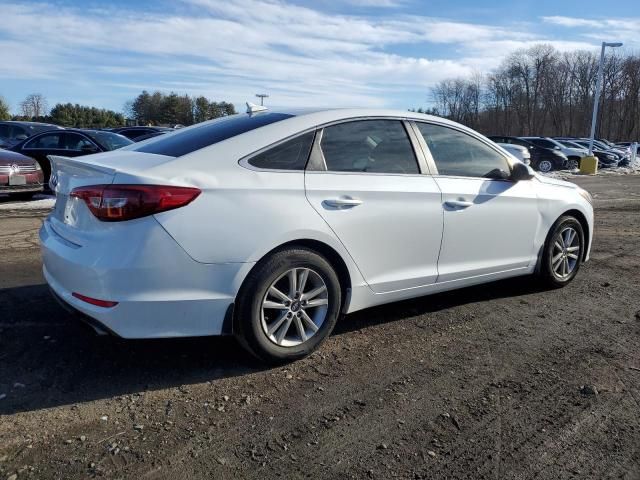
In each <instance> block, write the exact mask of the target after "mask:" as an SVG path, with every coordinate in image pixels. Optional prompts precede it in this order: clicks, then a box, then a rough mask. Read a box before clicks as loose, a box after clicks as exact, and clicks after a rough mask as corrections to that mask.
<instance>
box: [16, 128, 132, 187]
mask: <svg viewBox="0 0 640 480" xmlns="http://www.w3.org/2000/svg"><path fill="white" fill-rule="evenodd" d="M132 143H133V142H132V141H131V140H129V139H128V138H127V137H123V136H122V135H119V134H117V133H113V132H107V131H104V130H80V129H66V130H50V131H48V132H44V133H40V134H37V135H33V136H32V137H29V138H28V139H26V140H23V141H22V142H20V143H18V144H17V145H14V146H13V147H11V150H13V151H14V152H18V153H21V154H23V155H26V156H28V157H31V158H34V159H35V160H37V161H38V163H39V164H40V167H42V171H43V173H44V183H45V185H46V184H48V182H49V176H50V175H51V164H50V163H49V159H48V158H47V155H61V156H64V157H78V156H81V155H90V154H92V153H98V152H108V151H110V150H116V149H118V148H121V147H124V146H126V145H130V144H132Z"/></svg>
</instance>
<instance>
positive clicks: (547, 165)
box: [538, 160, 554, 173]
mask: <svg viewBox="0 0 640 480" xmlns="http://www.w3.org/2000/svg"><path fill="white" fill-rule="evenodd" d="M553 169H554V165H553V162H552V161H551V160H540V161H539V162H538V170H539V171H540V172H542V173H549V172H551V171H552V170H553Z"/></svg>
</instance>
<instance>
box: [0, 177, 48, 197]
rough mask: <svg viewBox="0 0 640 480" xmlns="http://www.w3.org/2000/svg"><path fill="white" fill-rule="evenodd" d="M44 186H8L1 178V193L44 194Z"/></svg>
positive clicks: (29, 184) (34, 184)
mask: <svg viewBox="0 0 640 480" xmlns="http://www.w3.org/2000/svg"><path fill="white" fill-rule="evenodd" d="M42 191H44V185H43V184H42V183H27V184H25V185H8V184H7V183H6V182H2V178H0V193H26V192H42Z"/></svg>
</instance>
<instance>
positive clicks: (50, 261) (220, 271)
mask: <svg viewBox="0 0 640 480" xmlns="http://www.w3.org/2000/svg"><path fill="white" fill-rule="evenodd" d="M147 223H148V225H149V226H150V229H148V231H147V233H146V235H145V236H144V237H145V238H143V239H142V243H139V242H138V241H137V240H136V238H137V237H138V235H136V234H135V233H133V229H132V235H131V236H130V238H129V239H128V241H127V244H126V245H127V250H126V251H123V245H122V244H121V243H119V242H117V241H112V242H106V243H105V242H96V244H95V245H87V246H79V245H75V244H73V243H71V242H69V241H67V240H65V239H64V238H63V237H62V236H60V235H59V234H58V233H57V232H56V231H55V229H54V228H53V227H52V224H51V222H50V220H49V219H47V220H45V222H44V223H43V226H42V227H41V229H40V242H41V247H42V255H43V264H44V265H43V274H44V277H45V279H46V281H47V283H48V284H49V286H50V287H51V289H52V290H53V292H54V293H55V295H56V296H57V297H59V299H60V300H61V301H62V302H63V303H64V304H66V305H67V306H69V307H70V308H72V309H73V310H75V311H77V312H79V313H81V314H82V315H86V316H88V317H90V318H91V319H92V320H91V321H89V322H88V323H90V324H92V326H93V327H94V328H96V327H97V329H98V330H106V331H108V332H110V333H113V334H115V335H118V336H120V337H123V338H164V337H184V336H203V335H220V334H225V333H231V323H230V321H231V318H230V313H229V312H230V311H231V306H232V305H233V302H234V299H235V295H236V293H237V290H238V288H239V285H240V284H241V282H242V279H243V278H244V276H245V275H246V273H248V271H249V270H250V268H251V267H252V265H253V264H251V263H228V264H202V263H198V262H196V261H194V260H193V259H191V258H190V257H189V256H188V255H187V254H186V253H185V252H184V250H182V248H181V247H180V246H179V245H178V244H177V243H176V242H175V240H173V238H171V237H170V236H169V235H168V234H167V233H166V232H165V231H164V229H163V228H162V227H161V226H160V225H159V224H158V223H157V222H156V221H155V220H154V219H153V218H149V220H148V222H147ZM110 244H111V245H110ZM74 292H76V293H79V294H81V295H84V296H87V297H91V298H95V299H101V300H108V301H113V302H118V303H117V305H115V306H113V307H110V308H105V307H100V306H96V305H92V304H90V303H87V302H85V301H83V300H80V299H78V298H76V297H74V296H73V293H74ZM96 322H97V324H96Z"/></svg>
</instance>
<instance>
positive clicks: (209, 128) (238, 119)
mask: <svg viewBox="0 0 640 480" xmlns="http://www.w3.org/2000/svg"><path fill="white" fill-rule="evenodd" d="M292 116H293V115H290V114H286V113H271V112H264V113H258V114H257V115H244V114H243V115H231V116H229V117H225V118H221V119H219V120H217V121H214V122H212V123H207V124H204V125H199V126H195V127H191V128H186V129H184V130H178V131H177V132H175V133H174V134H173V135H168V136H161V137H158V138H157V140H155V141H151V142H149V143H145V144H143V145H140V147H134V148H133V150H137V151H138V152H145V153H155V154H158V155H167V156H170V157H181V156H183V155H187V154H188V153H191V152H195V151H196V150H200V149H201V148H205V147H208V146H209V145H213V144H215V143H218V142H221V141H223V140H226V139H227V138H231V137H235V136H236V135H240V134H241V133H245V132H248V131H249V130H254V129H256V128H260V127H263V126H265V125H269V124H270V123H274V122H278V121H280V120H285V119H287V118H290V117H292Z"/></svg>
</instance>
